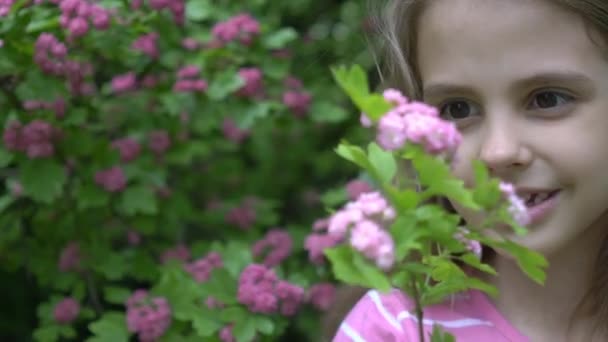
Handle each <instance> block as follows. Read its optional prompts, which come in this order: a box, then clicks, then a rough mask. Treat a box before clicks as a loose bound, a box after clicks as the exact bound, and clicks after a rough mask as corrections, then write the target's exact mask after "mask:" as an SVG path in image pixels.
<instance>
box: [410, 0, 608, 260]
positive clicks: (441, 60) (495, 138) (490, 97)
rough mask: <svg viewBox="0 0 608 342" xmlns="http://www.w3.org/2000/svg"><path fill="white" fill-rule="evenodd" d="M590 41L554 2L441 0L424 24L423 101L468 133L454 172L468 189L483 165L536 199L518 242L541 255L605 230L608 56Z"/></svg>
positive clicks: (576, 19)
mask: <svg viewBox="0 0 608 342" xmlns="http://www.w3.org/2000/svg"><path fill="white" fill-rule="evenodd" d="M590 33H593V32H590V31H588V30H587V29H586V26H585V24H584V23H583V21H582V19H581V18H580V17H579V16H577V15H576V14H573V13H571V12H568V11H566V10H564V9H562V8H561V7H558V6H556V5H555V4H552V3H551V2H549V1H519V0H514V1H504V0H485V1H479V0H443V1H433V2H429V7H428V8H427V9H426V10H425V12H424V13H423V15H422V17H421V18H420V26H419V36H418V42H419V43H418V44H419V45H418V55H417V60H418V64H419V71H420V76H421V80H422V86H423V94H424V101H426V102H428V103H430V104H433V105H435V106H437V107H439V108H440V110H441V113H442V115H443V117H444V118H446V119H450V120H453V121H455V122H456V123H457V125H458V126H459V128H460V130H461V133H462V134H463V143H462V145H461V147H460V148H459V150H458V153H457V160H458V162H457V163H456V164H455V166H454V171H455V173H456V174H457V175H458V176H459V177H461V178H462V179H464V180H465V182H467V183H468V184H471V183H472V178H473V172H472V168H471V161H472V160H474V159H480V160H482V161H484V162H485V163H486V165H487V166H488V167H489V168H490V170H491V172H492V173H493V175H494V176H496V177H499V178H501V179H503V180H504V181H508V182H511V183H513V184H514V185H515V186H516V187H517V189H518V192H520V194H521V195H522V197H527V198H529V199H531V202H530V203H529V208H530V210H531V212H532V215H533V222H532V223H531V225H530V226H529V234H528V235H527V236H525V237H524V238H516V237H515V236H513V235H510V237H511V238H513V239H514V240H515V241H517V242H519V243H522V244H523V245H525V246H527V247H529V248H532V249H535V250H537V251H539V252H541V253H544V254H545V255H548V254H551V253H554V252H555V251H557V250H559V249H561V248H564V247H566V246H567V245H568V244H569V243H571V242H572V241H574V239H576V238H578V237H580V236H581V234H582V233H583V232H585V231H588V230H589V229H591V228H592V227H597V229H596V230H595V231H598V232H599V230H598V229H602V228H603V227H602V226H603V225H604V224H606V223H608V219H607V218H608V214H606V212H607V208H608V174H607V170H608V60H607V59H605V57H604V56H602V50H601V48H600V47H598V45H597V44H600V43H601V42H600V40H598V41H596V42H595V43H594V42H592V40H591V39H590V35H589V34H590ZM596 43H597V44H596ZM457 210H458V211H459V212H460V214H462V215H463V217H464V218H465V219H466V220H467V221H469V222H471V223H474V222H479V217H475V216H476V215H472V214H471V213H470V212H467V211H465V210H462V208H457ZM505 232H506V231H505Z"/></svg>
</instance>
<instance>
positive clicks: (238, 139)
mask: <svg viewBox="0 0 608 342" xmlns="http://www.w3.org/2000/svg"><path fill="white" fill-rule="evenodd" d="M222 132H223V133H224V137H226V139H228V140H230V141H232V142H235V143H237V144H240V143H242V142H243V140H245V139H246V138H247V137H249V134H250V132H249V130H246V129H241V128H239V127H238V126H237V125H236V123H235V122H234V120H232V119H230V118H225V119H224V122H223V123H222Z"/></svg>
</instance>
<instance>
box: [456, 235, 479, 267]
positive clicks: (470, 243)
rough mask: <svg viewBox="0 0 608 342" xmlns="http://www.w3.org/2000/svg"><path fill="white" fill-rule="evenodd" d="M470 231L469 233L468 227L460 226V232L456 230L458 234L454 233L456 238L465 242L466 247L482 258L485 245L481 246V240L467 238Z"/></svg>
mask: <svg viewBox="0 0 608 342" xmlns="http://www.w3.org/2000/svg"><path fill="white" fill-rule="evenodd" d="M468 233H469V230H468V229H466V228H460V229H459V230H458V232H456V234H454V238H456V239H457V240H459V241H460V242H462V243H464V245H465V247H466V249H467V250H468V251H469V252H472V253H473V254H475V256H476V257H477V258H478V259H480V260H481V256H482V251H483V247H482V246H481V243H480V242H479V241H476V240H471V239H467V238H466V237H465V235H466V234H468Z"/></svg>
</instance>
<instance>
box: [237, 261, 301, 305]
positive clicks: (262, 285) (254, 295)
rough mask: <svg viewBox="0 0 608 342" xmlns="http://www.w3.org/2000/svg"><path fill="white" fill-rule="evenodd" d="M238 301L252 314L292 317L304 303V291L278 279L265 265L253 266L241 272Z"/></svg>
mask: <svg viewBox="0 0 608 342" xmlns="http://www.w3.org/2000/svg"><path fill="white" fill-rule="evenodd" d="M237 299H238V301H239V302H240V303H241V304H243V305H246V306H247V308H248V309H249V310H250V311H251V312H256V313H266V314H273V313H277V312H278V313H280V314H282V315H284V316H292V315H294V314H295V313H296V312H297V310H298V308H299V307H300V305H301V304H302V302H303V301H304V289H303V288H301V287H299V286H297V285H294V284H291V283H289V282H287V281H284V280H280V279H278V277H277V275H276V274H275V273H274V271H273V270H272V269H270V268H267V267H266V266H264V265H259V264H251V265H249V266H247V267H246V268H245V269H244V270H243V272H241V275H240V277H239V288H238V294H237Z"/></svg>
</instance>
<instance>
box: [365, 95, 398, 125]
mask: <svg viewBox="0 0 608 342" xmlns="http://www.w3.org/2000/svg"><path fill="white" fill-rule="evenodd" d="M357 106H358V107H359V109H360V110H361V111H362V112H363V113H365V114H366V115H367V116H368V117H369V118H370V119H371V120H372V121H374V122H375V121H378V120H379V119H380V118H381V117H382V116H383V115H384V114H386V112H388V111H389V110H391V108H392V105H391V104H389V103H388V102H386V100H385V99H384V97H382V95H378V94H373V95H369V96H366V97H365V98H363V99H362V100H361V103H357Z"/></svg>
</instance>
